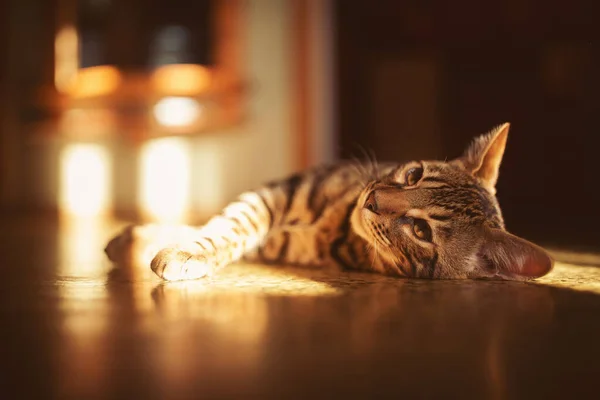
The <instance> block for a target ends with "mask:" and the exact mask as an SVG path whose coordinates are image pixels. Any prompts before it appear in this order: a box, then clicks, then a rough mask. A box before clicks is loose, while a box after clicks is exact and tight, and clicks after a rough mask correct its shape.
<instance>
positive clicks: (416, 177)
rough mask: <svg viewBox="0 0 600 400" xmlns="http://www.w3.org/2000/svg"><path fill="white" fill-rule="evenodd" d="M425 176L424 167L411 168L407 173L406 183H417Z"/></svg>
mask: <svg viewBox="0 0 600 400" xmlns="http://www.w3.org/2000/svg"><path fill="white" fill-rule="evenodd" d="M422 177H423V168H411V169H409V170H408V172H407V173H406V184H407V185H408V186H413V185H416V184H417V183H418V182H419V181H420V180H421V178H422Z"/></svg>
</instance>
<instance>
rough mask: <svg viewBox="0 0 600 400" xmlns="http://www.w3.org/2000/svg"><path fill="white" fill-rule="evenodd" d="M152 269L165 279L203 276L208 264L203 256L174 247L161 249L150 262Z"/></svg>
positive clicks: (207, 270)
mask: <svg viewBox="0 0 600 400" xmlns="http://www.w3.org/2000/svg"><path fill="white" fill-rule="evenodd" d="M150 267H151V268H152V271H154V273H155V274H156V275H158V276H159V277H161V278H162V279H164V280H166V281H181V280H189V279H199V278H203V277H205V276H206V275H208V273H209V272H210V268H211V266H210V264H209V263H208V262H207V261H206V260H205V259H203V258H201V257H198V256H194V255H192V254H191V253H188V252H187V251H182V250H179V249H176V248H167V249H163V250H161V251H159V252H158V254H156V256H155V257H154V258H153V259H152V262H151V264H150Z"/></svg>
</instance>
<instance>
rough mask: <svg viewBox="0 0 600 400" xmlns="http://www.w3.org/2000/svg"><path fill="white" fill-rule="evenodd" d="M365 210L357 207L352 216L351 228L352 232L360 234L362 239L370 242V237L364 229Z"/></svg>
mask: <svg viewBox="0 0 600 400" xmlns="http://www.w3.org/2000/svg"><path fill="white" fill-rule="evenodd" d="M362 212H363V210H361V209H359V208H358V207H355V208H354V210H353V211H352V215H351V216H350V226H351V227H352V230H353V231H354V232H356V234H358V236H360V237H361V238H363V239H365V240H369V235H368V233H367V230H366V229H365V227H364V220H363V218H364V216H363V215H362Z"/></svg>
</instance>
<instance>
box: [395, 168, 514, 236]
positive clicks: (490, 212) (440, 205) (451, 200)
mask: <svg viewBox="0 0 600 400" xmlns="http://www.w3.org/2000/svg"><path fill="white" fill-rule="evenodd" d="M415 166H420V167H422V168H423V183H422V184H421V185H419V189H420V190H417V192H418V194H417V193H415V197H418V198H419V199H420V200H421V201H422V202H423V203H424V204H427V207H433V208H435V209H437V210H443V211H446V212H449V213H451V214H452V215H454V216H455V217H459V220H462V221H466V222H468V223H475V222H477V223H483V224H486V225H491V226H493V227H500V226H503V220H502V214H501V211H500V207H499V205H498V202H497V200H496V197H495V196H494V195H493V194H492V193H490V192H489V191H488V190H486V189H485V188H484V187H483V186H481V184H480V183H479V181H478V180H477V179H476V178H475V177H473V176H472V175H471V174H469V173H468V172H467V171H465V170H464V168H461V167H460V166H458V165H456V164H454V163H451V162H444V161H412V162H409V163H405V164H403V165H402V166H401V167H400V171H408V170H410V169H411V168H413V167H415Z"/></svg>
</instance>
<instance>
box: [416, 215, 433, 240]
mask: <svg viewBox="0 0 600 400" xmlns="http://www.w3.org/2000/svg"><path fill="white" fill-rule="evenodd" d="M413 232H414V233H415V236H417V237H418V238H419V239H421V240H426V241H428V242H431V228H429V224H428V223H427V222H425V221H423V220H422V219H417V220H415V222H414V224H413Z"/></svg>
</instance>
